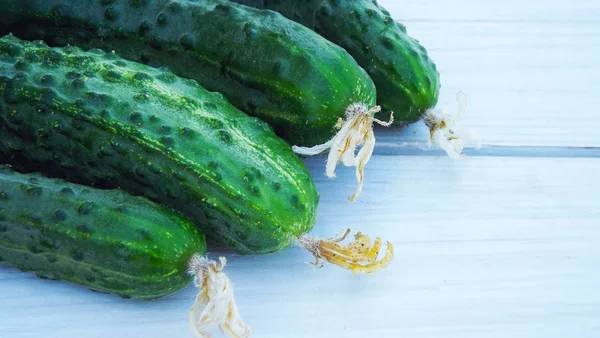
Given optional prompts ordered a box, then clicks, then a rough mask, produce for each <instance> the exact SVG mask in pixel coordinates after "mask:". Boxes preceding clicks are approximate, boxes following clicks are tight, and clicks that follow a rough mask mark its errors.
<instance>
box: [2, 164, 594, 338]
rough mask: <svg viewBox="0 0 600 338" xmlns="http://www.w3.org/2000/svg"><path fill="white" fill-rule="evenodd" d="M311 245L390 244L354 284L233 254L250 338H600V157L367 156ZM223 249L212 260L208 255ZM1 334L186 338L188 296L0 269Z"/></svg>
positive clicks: (331, 183) (279, 261) (335, 185)
mask: <svg viewBox="0 0 600 338" xmlns="http://www.w3.org/2000/svg"><path fill="white" fill-rule="evenodd" d="M323 161H324V159H323V158H314V159H310V160H308V161H307V165H308V167H309V169H310V171H311V174H313V175H314V177H315V180H316V183H317V187H318V188H319V190H320V191H321V194H322V197H321V201H322V202H321V204H320V208H319V216H318V219H317V224H316V226H315V229H314V231H313V234H315V235H319V236H329V235H331V234H333V233H335V232H337V231H339V230H342V229H344V228H345V227H352V228H355V229H356V230H362V231H364V232H366V233H367V234H371V235H379V236H381V237H382V238H383V239H384V240H389V241H391V242H392V243H393V244H394V247H395V253H396V258H395V260H394V261H393V262H392V264H391V265H390V266H389V267H388V268H387V269H386V270H383V271H381V272H379V273H377V274H373V275H368V276H360V275H352V274H350V273H348V272H347V271H344V270H341V269H339V268H336V267H333V266H329V265H327V266H326V267H324V268H323V269H321V270H317V271H313V268H312V267H311V266H310V265H307V264H304V262H305V261H308V260H310V255H309V254H307V253H305V252H303V251H302V250H301V249H299V248H290V249H288V250H285V251H283V252H281V253H279V254H274V255H268V256H258V257H239V256H236V255H229V254H230V252H224V253H225V254H227V255H228V256H230V265H229V267H228V269H227V271H228V274H229V276H230V278H231V279H232V281H233V283H234V284H235V290H236V298H237V301H238V305H239V307H240V310H241V312H242V315H243V317H244V318H245V319H246V321H247V322H248V324H249V325H251V327H252V328H253V330H254V334H255V335H254V336H255V337H282V336H286V337H342V336H343V337H364V336H377V337H401V336H407V337H498V338H500V337H556V338H559V337H560V338H562V337H566V336H572V337H580V338H588V337H589V338H593V337H598V335H599V334H600V321H598V318H600V293H598V292H597V291H598V290H599V289H600V274H598V273H597V272H596V270H597V267H598V266H599V264H600V246H598V245H597V243H599V242H600V227H599V226H598V219H600V208H599V204H598V191H600V183H599V182H598V180H597V179H596V172H597V168H598V166H599V165H600V159H566V158H556V159H546V158H535V159H528V158H485V157H472V158H468V159H466V160H465V161H452V160H449V159H446V158H443V157H430V156H376V157H374V158H373V159H372V160H371V162H370V163H369V164H368V167H367V171H368V176H367V178H366V185H365V190H364V193H363V194H362V196H361V198H360V199H359V201H358V202H356V203H354V204H350V203H348V202H346V198H347V196H349V195H350V194H351V193H352V191H353V189H354V187H355V182H354V173H353V170H352V169H349V168H341V169H340V170H339V171H338V178H337V179H335V180H330V179H327V178H325V177H324V175H323V174H322V172H321V171H322V165H323ZM220 253H223V252H212V253H211V255H213V257H216V255H217V254H220ZM0 290H2V291H1V292H0V318H2V319H0V323H1V325H0V336H1V337H27V336H40V335H44V336H45V337H69V336H85V337H106V336H117V337H123V336H128V335H132V336H136V337H137V336H139V337H142V336H143V337H165V336H173V337H186V336H189V335H190V333H189V332H188V329H187V322H186V321H187V310H188V309H189V307H190V306H191V304H192V301H193V297H194V294H195V289H194V288H193V287H192V286H190V287H189V288H187V289H185V290H184V291H182V292H180V293H178V294H176V295H174V296H171V297H168V298H166V299H163V300H158V301H153V302H149V303H148V302H137V301H131V300H121V299H120V298H118V297H114V296H108V295H103V294H99V293H93V292H89V291H87V290H85V289H83V288H80V287H77V286H73V285H70V284H68V283H63V282H51V281H45V280H39V279H36V278H35V277H33V276H32V275H31V274H23V273H20V272H18V271H16V270H14V269H11V268H2V269H0Z"/></svg>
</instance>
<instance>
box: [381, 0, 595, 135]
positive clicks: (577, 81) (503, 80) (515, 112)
mask: <svg viewBox="0 0 600 338" xmlns="http://www.w3.org/2000/svg"><path fill="white" fill-rule="evenodd" d="M380 3H381V4H382V5H384V6H385V7H386V8H388V9H389V10H390V13H391V14H392V15H393V17H394V18H396V19H397V21H400V22H402V23H404V24H405V25H406V26H407V30H408V32H409V34H410V35H411V36H413V37H415V38H416V39H418V40H419V41H420V42H421V43H422V44H423V45H424V46H425V47H426V48H427V50H428V51H429V54H430V56H431V58H432V59H433V60H434V62H435V63H436V65H437V67H438V69H439V72H440V79H441V83H442V88H441V91H440V100H439V107H441V106H443V105H446V104H448V105H449V108H450V111H455V110H456V108H455V106H456V103H455V102H456V101H455V95H456V92H457V91H458V90H462V91H464V92H465V93H466V94H467V98H468V104H469V107H468V110H467V115H466V116H465V118H464V120H463V122H464V125H468V126H471V127H474V128H475V129H477V130H478V131H479V132H480V133H481V134H482V136H483V141H484V143H486V144H495V145H520V146H523V145H528V146H598V145H600V134H599V133H598V132H597V129H598V127H600V114H598V113H597V112H598V107H599V106H600V95H598V93H599V92H600V80H599V79H600V57H598V53H599V51H600V49H599V48H600V47H599V46H600V3H599V2H597V1H585V0H577V1H556V0H553V1H518V0H509V1H477V0H459V1H450V2H449V1H395V0H387V1H380ZM414 133H416V135H415V134H414ZM388 134H389V135H388ZM385 137H389V138H392V139H393V140H397V138H398V137H399V138H400V139H401V140H410V141H424V140H426V138H427V134H426V131H425V128H424V126H423V124H422V123H417V124H415V125H413V126H411V127H409V128H408V129H406V130H403V131H402V132H400V133H398V131H393V132H391V133H389V132H388V133H386V136H385Z"/></svg>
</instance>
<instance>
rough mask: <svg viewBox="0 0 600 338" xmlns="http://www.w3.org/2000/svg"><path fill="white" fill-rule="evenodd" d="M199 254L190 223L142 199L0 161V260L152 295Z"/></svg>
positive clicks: (107, 288)
mask: <svg viewBox="0 0 600 338" xmlns="http://www.w3.org/2000/svg"><path fill="white" fill-rule="evenodd" d="M205 252H206V245H205V239H204V235H203V234H202V233H200V232H199V231H198V228H197V227H196V226H195V224H194V223H193V222H191V221H189V220H188V219H186V218H184V217H183V216H181V215H180V214H178V213H175V212H174V211H172V210H170V209H168V208H166V207H163V206H160V205H158V204H155V203H152V202H150V201H149V200H147V199H145V198H142V197H135V196H131V195H129V194H127V193H125V192H123V191H121V190H98V189H93V188H90V187H86V186H82V185H77V184H73V183H69V182H65V181H63V180H59V179H49V178H46V177H44V176H41V175H38V174H28V175H25V174H21V173H17V172H15V171H13V170H10V169H8V168H6V167H5V166H0V260H2V261H5V262H7V263H9V264H11V265H14V266H16V267H18V268H19V269H21V270H23V271H32V272H35V273H36V274H37V275H38V276H39V277H41V278H49V279H59V280H67V281H70V282H74V283H77V284H81V285H84V286H86V287H88V288H90V289H92V290H96V291H102V292H107V293H112V294H118V295H120V296H122V297H125V298H142V299H152V298H159V297H162V296H166V295H168V294H171V293H173V292H176V291H178V290H180V289H182V288H184V287H185V286H186V285H188V284H189V283H190V281H191V276H190V275H189V274H188V273H187V265H188V262H189V259H190V258H191V257H192V256H193V255H194V254H204V253H205Z"/></svg>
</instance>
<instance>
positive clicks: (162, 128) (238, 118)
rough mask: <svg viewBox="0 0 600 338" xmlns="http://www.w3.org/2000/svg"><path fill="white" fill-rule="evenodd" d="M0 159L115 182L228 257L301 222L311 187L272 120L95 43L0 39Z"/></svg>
mask: <svg viewBox="0 0 600 338" xmlns="http://www.w3.org/2000/svg"><path fill="white" fill-rule="evenodd" d="M0 133H1V135H2V138H1V139H0V162H3V163H5V164H11V165H13V166H14V167H15V169H17V170H19V171H37V170H42V171H43V173H44V174H46V175H48V176H52V177H60V178H63V179H66V180H68V181H70V182H74V183H79V184H86V185H96V186H98V187H103V188H109V189H110V188H122V189H124V190H125V191H127V192H129V193H130V194H133V195H139V196H144V197H147V198H149V199H150V200H152V201H154V202H157V203H160V204H163V205H165V206H167V207H170V208H171V209H173V210H176V211H178V212H180V213H182V214H183V215H184V216H187V217H188V218H190V219H191V220H193V221H194V222H196V223H197V224H198V225H199V226H200V227H201V230H202V232H203V233H204V234H205V235H207V236H208V237H210V238H209V239H213V240H215V241H216V242H217V243H219V244H223V245H227V246H231V247H233V248H235V249H236V251H238V252H239V253H245V254H262V253H271V252H276V251H279V250H282V249H284V248H286V247H288V246H289V245H291V244H292V242H293V240H294V238H296V237H298V236H299V235H301V234H303V233H305V232H308V231H309V230H310V229H312V227H313V224H314V221H315V216H316V210H317V203H318V193H317V191H316V189H315V186H314V183H313V181H312V178H311V176H310V174H309V173H308V171H307V170H306V167H305V166H304V163H303V162H302V161H301V160H300V159H299V158H298V156H296V155H295V154H294V153H293V151H292V149H291V147H290V146H289V144H287V143H286V142H285V141H284V140H282V139H280V138H278V137H277V136H276V135H275V134H274V133H273V130H272V128H271V127H270V126H269V125H268V124H267V123H265V122H263V121H261V120H259V119H258V118H255V117H250V116H248V115H246V114H244V113H243V112H241V111H240V110H238V109H236V108H235V107H234V106H232V105H231V104H230V103H229V102H228V101H227V100H226V99H225V98H224V97H223V95H222V94H219V93H213V92H209V91H207V90H205V89H204V88H202V87H201V86H200V85H198V83H197V82H195V81H193V80H189V79H182V78H179V77H177V76H175V75H174V74H172V73H171V72H169V71H168V70H165V69H157V68H153V67H149V66H146V65H143V64H139V63H135V62H131V61H126V60H123V59H121V58H120V57H119V56H117V55H116V54H113V53H105V52H103V51H101V50H93V51H89V52H84V51H82V50H81V49H79V48H77V47H73V46H70V47H65V48H50V47H48V46H46V45H45V44H43V43H42V42H40V41H36V42H26V41H22V40H19V39H18V38H16V37H11V36H6V37H3V38H1V39H0Z"/></svg>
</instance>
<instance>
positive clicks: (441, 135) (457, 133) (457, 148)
mask: <svg viewBox="0 0 600 338" xmlns="http://www.w3.org/2000/svg"><path fill="white" fill-rule="evenodd" d="M456 101H457V102H458V112H457V113H456V114H454V115H450V114H446V113H445V112H446V107H444V108H443V109H442V111H441V112H436V111H434V110H429V111H427V112H426V113H425V116H424V122H425V125H426V126H427V127H428V128H429V132H430V137H429V140H428V145H429V146H430V147H431V146H432V144H433V143H436V144H437V145H438V146H439V147H440V148H442V149H443V150H444V151H445V152H446V154H448V156H449V157H450V158H462V157H464V155H462V151H463V149H464V147H465V145H466V144H467V143H469V142H470V141H473V142H475V143H476V146H475V148H476V149H479V148H481V139H480V138H479V135H478V134H477V133H476V132H475V131H474V130H472V129H464V128H454V125H455V124H456V121H457V120H458V119H459V118H460V117H461V116H462V115H464V113H465V112H466V110H467V97H466V95H465V94H464V93H463V92H460V91H459V92H458V93H457V94H456Z"/></svg>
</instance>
